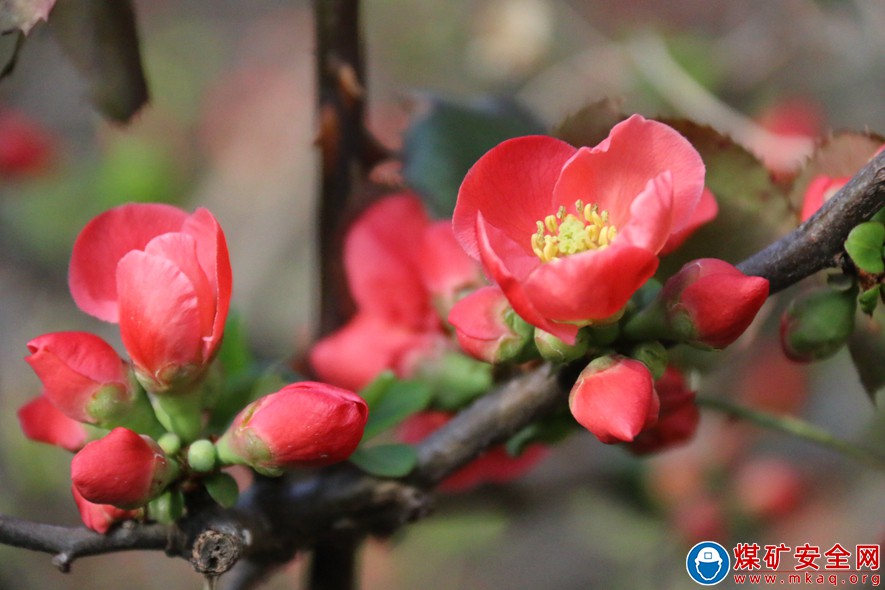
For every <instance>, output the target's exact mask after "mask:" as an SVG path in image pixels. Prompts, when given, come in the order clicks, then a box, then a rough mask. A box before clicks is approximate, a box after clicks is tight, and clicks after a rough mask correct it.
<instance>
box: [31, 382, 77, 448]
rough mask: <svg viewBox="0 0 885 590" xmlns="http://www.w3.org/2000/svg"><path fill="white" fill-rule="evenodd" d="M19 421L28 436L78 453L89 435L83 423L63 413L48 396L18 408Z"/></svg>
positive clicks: (35, 399)
mask: <svg viewBox="0 0 885 590" xmlns="http://www.w3.org/2000/svg"><path fill="white" fill-rule="evenodd" d="M18 423H19V425H20V426H21V429H22V432H23V433H24V434H25V436H26V437H28V438H29V439H31V440H33V441H37V442H42V443H47V444H50V445H55V446H57V447H61V448H63V449H67V450H68V451H72V452H74V453H76V452H77V451H79V450H80V449H82V448H83V445H85V444H86V441H87V439H88V437H89V434H88V432H87V431H86V428H85V427H84V426H83V424H82V423H80V422H77V421H76V420H72V419H71V418H68V417H67V416H65V415H64V414H62V413H61V412H60V411H59V410H58V408H57V407H55V405H54V404H53V403H52V402H51V401H49V399H48V398H47V397H46V396H43V395H41V396H40V397H38V398H34V399H32V400H31V401H29V402H28V403H26V404H25V405H23V406H22V407H20V408H19V409H18Z"/></svg>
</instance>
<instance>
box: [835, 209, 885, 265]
mask: <svg viewBox="0 0 885 590" xmlns="http://www.w3.org/2000/svg"><path fill="white" fill-rule="evenodd" d="M883 242H885V225H882V224H881V223H879V222H878V221H867V222H866V223H861V224H860V225H858V226H857V227H855V228H854V229H853V230H851V233H849V234H848V237H847V238H846V239H845V251H846V252H848V255H849V256H850V257H851V260H852V261H853V262H854V264H855V265H856V266H857V267H858V268H859V269H861V270H863V271H866V272H868V273H871V274H880V273H882V272H885V262H883V260H882V244H883Z"/></svg>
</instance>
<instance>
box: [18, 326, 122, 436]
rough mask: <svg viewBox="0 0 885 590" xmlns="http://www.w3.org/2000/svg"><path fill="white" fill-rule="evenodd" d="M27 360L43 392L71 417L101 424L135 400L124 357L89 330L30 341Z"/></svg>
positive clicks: (57, 333)
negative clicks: (40, 383)
mask: <svg viewBox="0 0 885 590" xmlns="http://www.w3.org/2000/svg"><path fill="white" fill-rule="evenodd" d="M28 350H30V351H31V354H30V356H28V357H26V358H25V360H26V361H27V362H28V364H30V365H31V368H32V369H34V372H35V373H36V374H37V377H39V378H40V381H42V382H43V394H44V395H45V396H46V397H47V398H48V399H49V400H50V401H52V403H53V404H55V406H56V407H57V408H58V409H59V410H61V412H62V413H64V414H65V415H66V416H67V417H69V418H71V419H73V420H77V421H79V422H86V423H89V424H95V423H97V422H101V421H103V420H104V419H105V418H106V417H107V416H106V415H105V414H107V413H109V412H112V413H119V410H121V409H123V408H121V407H120V406H128V405H129V404H130V402H131V401H132V398H133V393H132V391H131V388H130V385H129V377H128V375H127V371H126V368H125V366H124V364H123V359H121V358H120V356H119V355H118V354H117V353H116V352H115V351H114V349H113V348H112V347H111V345H110V344H108V343H107V342H105V341H104V340H102V339H101V338H99V337H98V336H96V335H94V334H89V333H88V332H54V333H52V334H44V335H43V336H39V337H37V338H34V339H33V340H31V341H30V342H28Z"/></svg>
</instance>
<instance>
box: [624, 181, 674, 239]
mask: <svg viewBox="0 0 885 590" xmlns="http://www.w3.org/2000/svg"><path fill="white" fill-rule="evenodd" d="M672 226H673V183H672V177H671V175H670V173H669V172H662V173H661V174H660V175H659V176H656V177H655V178H653V179H651V180H649V181H648V185H647V186H646V187H645V190H644V191H642V193H640V194H639V196H638V197H636V199H635V200H634V201H633V204H631V205H630V220H629V221H628V222H627V223H626V224H625V225H623V226H620V227H618V230H619V231H618V235H617V236H616V237H615V239H616V240H619V241H623V242H626V243H627V244H630V245H631V246H636V247H637V248H643V249H645V250H648V251H649V252H654V253H657V252H659V251H660V250H661V248H663V246H664V243H666V241H667V239H668V238H669V237H670V233H671V228H672Z"/></svg>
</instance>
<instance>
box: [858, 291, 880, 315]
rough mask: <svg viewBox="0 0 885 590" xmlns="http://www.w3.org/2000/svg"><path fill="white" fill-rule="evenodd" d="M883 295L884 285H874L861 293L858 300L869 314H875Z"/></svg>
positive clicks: (862, 309)
mask: <svg viewBox="0 0 885 590" xmlns="http://www.w3.org/2000/svg"><path fill="white" fill-rule="evenodd" d="M881 296H882V285H874V286H872V287H870V288H869V289H867V290H866V291H864V292H863V293H861V294H860V297H858V298H857V302H858V303H859V304H860V309H861V311H863V312H864V313H865V314H867V315H873V312H874V311H876V306H877V305H879V298H880V297H881Z"/></svg>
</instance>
